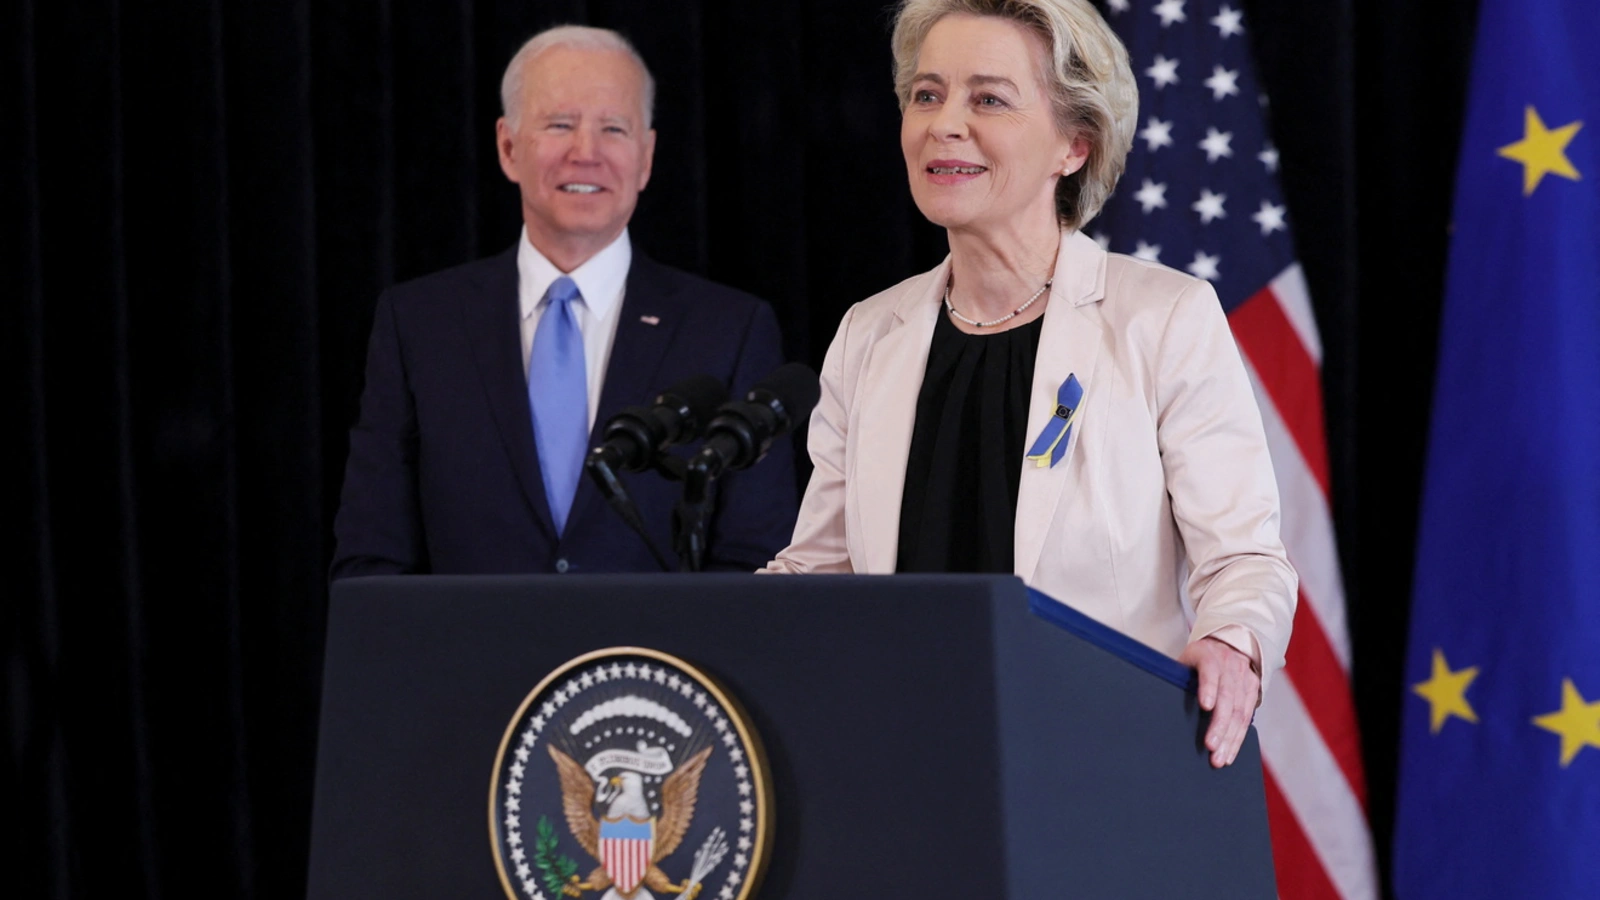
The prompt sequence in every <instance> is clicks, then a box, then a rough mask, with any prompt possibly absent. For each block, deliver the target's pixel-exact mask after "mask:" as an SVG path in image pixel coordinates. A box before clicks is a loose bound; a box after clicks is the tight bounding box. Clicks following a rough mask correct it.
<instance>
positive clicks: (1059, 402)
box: [1028, 375, 1083, 469]
mask: <svg viewBox="0 0 1600 900" xmlns="http://www.w3.org/2000/svg"><path fill="white" fill-rule="evenodd" d="M1082 406H1083V385H1081V384H1079V383H1078V376H1076V375H1068V376H1067V380H1066V381H1063V382H1062V383H1061V389H1060V390H1058V391H1056V408H1055V411H1054V412H1053V413H1052V414H1051V415H1050V420H1049V421H1048V422H1045V423H1044V430H1043V431H1040V432H1039V437H1038V439H1036V440H1035V441H1034V442H1033V447H1032V448H1031V449H1029V450H1028V459H1030V460H1032V461H1033V464H1034V465H1035V466H1038V467H1039V468H1041V469H1042V468H1044V467H1045V466H1053V465H1055V464H1056V463H1058V462H1061V457H1063V456H1066V455H1067V443H1068V442H1069V441H1071V440H1072V425H1073V423H1074V422H1077V421H1078V410H1079V409H1080V408H1081V407H1082Z"/></svg>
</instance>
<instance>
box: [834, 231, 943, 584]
mask: <svg viewBox="0 0 1600 900" xmlns="http://www.w3.org/2000/svg"><path fill="white" fill-rule="evenodd" d="M949 273H950V258H949V257H948V256H947V257H945V260H944V262H942V263H940V264H939V267H938V268H936V269H934V270H933V271H931V272H929V273H927V275H925V276H923V278H922V279H919V280H918V281H917V282H916V283H915V284H913V285H911V286H908V289H907V290H906V292H905V295H904V296H903V297H901V299H900V302H898V303H896V304H895V307H894V317H895V322H894V324H893V325H892V326H890V328H889V330H888V331H886V332H885V333H884V334H883V336H882V337H880V338H878V340H877V341H876V342H875V343H874V344H873V346H872V349H871V350H870V351H869V353H870V354H871V355H870V357H869V358H868V359H867V361H866V363H865V364H864V365H863V366H862V370H861V378H860V382H859V383H860V385H861V387H860V388H859V391H860V393H859V395H858V400H857V403H856V408H855V415H854V421H852V422H851V423H850V424H851V429H852V430H853V432H854V434H855V440H854V444H855V456H854V459H853V460H852V461H851V462H850V464H849V466H848V468H849V472H848V483H849V485H850V486H851V487H853V488H854V491H853V496H852V497H849V498H847V500H846V512H847V514H848V515H850V516H851V518H853V519H854V520H855V523H854V524H856V525H858V526H859V527H855V528H849V529H847V532H848V533H849V534H851V535H854V536H856V537H857V538H858V540H857V541H850V542H849V544H850V545H851V546H850V547H849V550H850V558H851V559H853V560H857V561H859V563H860V564H858V565H857V566H856V571H857V572H864V573H870V574H885V573H890V572H893V571H894V564H895V558H896V556H897V554H898V553H899V550H900V498H901V495H902V494H903V493H904V491H905V483H906V459H907V457H908V456H910V454H911V432H912V430H913V429H914V428H915V427H916V422H917V395H918V394H919V393H920V392H921V391H922V377H923V375H924V374H925V373H926V372H927V370H928V352H929V348H930V345H932V343H933V328H934V326H935V325H937V324H938V322H939V310H940V299H939V298H940V296H941V292H942V289H943V286H944V284H945V282H946V281H947V280H948V278H949Z"/></svg>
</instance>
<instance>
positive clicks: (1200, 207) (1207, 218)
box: [1190, 188, 1228, 225]
mask: <svg viewBox="0 0 1600 900" xmlns="http://www.w3.org/2000/svg"><path fill="white" fill-rule="evenodd" d="M1227 199H1228V195H1227V194H1213V193H1211V191H1210V190H1208V189H1206V188H1201V189H1200V199H1199V200H1196V201H1195V202H1194V206H1192V207H1190V209H1193V210H1194V211H1195V212H1197V213H1199V214H1200V222H1201V224H1204V225H1210V224H1211V223H1212V222H1213V221H1214V220H1216V219H1225V218H1227V217H1228V214H1227V213H1226V212H1225V211H1223V209H1222V204H1223V203H1224V202H1225V201H1226V200H1227Z"/></svg>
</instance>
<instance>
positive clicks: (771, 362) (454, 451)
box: [332, 26, 795, 578]
mask: <svg viewBox="0 0 1600 900" xmlns="http://www.w3.org/2000/svg"><path fill="white" fill-rule="evenodd" d="M654 93H655V88H654V83H653V81H652V80H651V77H650V73H649V71H648V70H647V69H646V68H645V66H644V63H643V61H642V60H641V59H640V58H639V56H638V54H637V53H636V52H635V51H634V49H633V47H632V46H630V45H629V44H628V43H627V41H626V40H624V39H623V38H622V37H621V36H620V35H617V34H615V33H614V32H610V31H604V30H601V29H594V28H582V27H576V26H563V27H560V28H554V29H551V30H549V31H546V32H543V33H541V34H539V35H537V36H535V37H534V38H533V39H532V40H530V41H528V43H527V44H525V45H524V46H523V48H522V49H521V50H520V51H519V52H518V53H517V55H516V56H515V57H514V58H513V59H512V61H511V64H510V65H509V66H508V67H507V69H506V75H505V79H504V82H503V83H502V87H501V99H502V102H503V104H504V109H505V116H504V117H503V118H501V119H500V121H499V122H497V123H496V144H497V147H498V150H499V156H500V166H501V168H502V169H503V170H504V171H505V173H506V177H507V178H509V179H510V180H511V181H512V182H514V183H516V184H517V185H518V188H519V190H520V192H521V195H522V212H523V224H524V229H523V234H522V237H521V239H519V240H518V242H517V245H516V246H515V247H513V248H511V249H509V250H507V251H506V252H504V253H501V254H499V255H498V256H495V257H491V258H489V259H485V260H481V261H479V262H475V263H469V264H467V265H464V266H460V267H457V268H454V269H449V270H447V271H444V272H440V273H437V274H434V275H430V276H428V277H425V278H421V279H418V280H416V281H412V282H409V283H406V284H401V285H397V286H395V287H393V288H390V289H389V290H387V291H385V292H384V294H383V296H382V297H381V298H380V299H379V301H378V308H377V311H376V316H375V319H374V321H373V327H372V340H371V344H370V346H369V348H368V356H367V381H366V389H365V392H364V394H363V395H362V399H361V414H360V421H359V422H358V423H357V424H356V426H355V428H353V429H352V430H351V433H350V460H349V464H348V466H347V467H346V470H345V483H344V492H343V494H342V496H341V500H340V507H339V514H338V517H337V519H336V520H335V522H334V533H335V537H336V540H337V547H336V549H335V552H334V560H333V569H332V574H333V577H334V578H342V577H347V576H353V575H374V574H396V573H411V572H433V573H489V572H574V573H577V572H627V571H657V570H659V567H658V566H657V564H656V563H655V562H654V560H653V558H652V556H651V555H650V553H649V550H648V548H647V547H646V545H645V544H644V542H643V541H642V540H641V539H640V538H639V536H638V535H637V534H635V533H633V532H632V531H631V530H629V529H628V528H627V527H626V525H624V524H623V523H622V521H621V519H620V517H618V516H616V515H615V513H614V512H613V511H612V510H610V509H608V508H607V506H606V504H605V502H604V501H603V499H602V498H601V497H600V494H599V491H598V490H596V489H595V487H594V485H593V484H591V483H589V481H588V479H587V478H585V477H584V476H583V474H582V461H583V456H584V453H585V451H586V450H587V448H588V447H590V446H592V445H593V444H594V443H595V442H596V441H597V440H598V433H597V432H598V429H600V428H602V427H603V426H604V424H605V422H606V421H607V420H608V419H609V418H610V417H611V416H613V415H615V414H616V413H617V412H618V411H619V410H620V409H621V408H622V407H624V406H628V405H633V404H646V403H649V402H650V400H651V398H653V397H654V396H655V394H656V393H657V392H659V391H661V390H662V389H664V388H666V387H668V386H670V385H672V384H674V383H675V382H678V381H680V380H682V379H684V378H686V377H689V376H692V375H697V374H706V373H709V374H712V375H715V376H717V377H719V378H721V379H722V380H723V381H724V382H725V383H726V384H728V385H729V386H730V388H731V389H732V390H733V391H735V392H742V391H744V390H747V389H748V388H749V387H750V386H751V384H752V383H753V382H755V381H756V380H757V379H759V378H761V377H762V376H764V375H766V374H767V373H768V372H770V371H771V370H773V369H775V368H777V367H778V365H780V364H781V363H782V361H783V360H782V354H781V349H780V344H779V334H778V326H777V321H776V319H775V317H774V316H773V314H772V310H771V308H770V307H768V306H767V304H765V303H763V302H762V301H760V300H757V299H756V298H754V297H751V296H749V295H747V294H744V293H741V292H739V291H735V290H732V289H730V288H726V287H722V286H720V285H717V284H713V283H711V282H709V281H706V280H704V279H702V278H697V277H695V276H693V275H690V274H688V273H685V272H680V271H677V270H675V269H671V268H668V267H667V266H664V265H661V264H659V263H656V262H652V261H651V260H649V259H647V258H646V257H644V256H643V255H642V254H641V253H639V252H638V251H637V250H635V249H634V248H633V246H632V244H631V242H630V240H629V237H628V230H627V225H628V220H629V218H630V217H631V216H632V215H633V210H634V207H635V205H636V204H637V201H638V196H639V192H640V191H641V190H643V189H644V187H645V185H646V184H647V183H648V182H649V180H650V170H651V162H652V159H653V155H654V150H655V139H656V134H655V131H653V130H652V129H651V127H650V117H651V107H652V105H653V103H654ZM736 396H737V394H736ZM629 488H630V493H631V494H632V496H633V498H634V501H635V502H636V504H637V505H638V506H639V508H640V511H641V513H642V514H643V516H644V519H645V521H646V524H647V525H648V526H649V528H650V530H651V532H652V534H653V536H654V537H655V539H656V541H657V544H658V545H659V546H661V547H663V548H670V546H671V543H670V518H671V511H672V508H673V505H674V503H675V502H676V501H677V499H678V496H679V489H678V486H677V485H676V484H673V483H671V482H667V481H665V480H664V479H662V478H659V477H657V476H655V475H654V474H648V475H645V476H642V477H636V478H635V479H634V480H633V481H632V482H631V483H630V485H629ZM794 516H795V485H794V468H793V458H792V450H791V445H790V444H789V442H787V441H779V442H777V444H775V445H774V447H773V450H772V452H771V453H770V454H769V456H768V458H767V459H765V460H763V461H762V462H761V463H760V464H759V465H757V466H756V467H755V468H753V469H750V470H748V471H746V472H741V473H737V474H733V475H729V476H726V477H725V478H724V479H722V481H721V483H720V485H719V490H718V495H717V498H716V503H715V509H714V512H713V518H712V520H711V523H710V529H709V547H708V552H707V560H706V562H707V568H726V569H742V570H745V571H750V570H754V569H756V568H758V567H760V566H761V565H763V564H765V563H766V561H767V560H768V559H771V558H772V556H773V555H774V554H776V553H777V551H778V550H780V549H781V548H782V547H783V546H784V545H785V544H787V543H788V540H789V536H790V531H791V529H792V528H793V525H794Z"/></svg>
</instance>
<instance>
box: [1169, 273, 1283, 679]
mask: <svg viewBox="0 0 1600 900" xmlns="http://www.w3.org/2000/svg"><path fill="white" fill-rule="evenodd" d="M1155 384H1156V391H1157V398H1156V400H1157V420H1156V440H1157V442H1158V444H1159V447H1160V451H1161V462H1162V467H1163V469H1164V471H1165V476H1166V483H1167V492H1168V494H1169V496H1170V497H1171V500H1172V514H1173V517H1174V519H1175V521H1176V522H1177V526H1178V531H1179V534H1180V535H1181V536H1182V538H1183V544H1184V548H1185V552H1186V553H1187V556H1188V563H1189V576H1188V580H1187V582H1186V584H1185V588H1186V589H1187V592H1188V595H1189V597H1190V599H1191V600H1192V601H1193V602H1194V607H1195V623H1194V627H1193V629H1192V631H1191V637H1190V639H1191V640H1198V639H1200V638H1203V637H1207V636H1210V635H1217V636H1218V637H1219V638H1222V639H1224V640H1226V639H1227V633H1230V632H1231V633H1233V634H1237V631H1238V629H1236V628H1231V627H1229V626H1243V628H1244V629H1246V630H1247V631H1248V632H1249V634H1250V635H1251V636H1252V637H1253V638H1254V639H1255V641H1256V644H1257V646H1258V647H1259V650H1260V663H1261V687H1262V693H1263V694H1265V692H1266V687H1267V682H1268V680H1269V679H1270V677H1271V676H1272V674H1273V673H1275V672H1276V671H1277V670H1279V669H1281V668H1282V667H1283V664H1284V652H1285V650H1286V648H1287V647H1288V644H1289V631H1290V627H1291V625H1292V623H1293V621H1294V609H1295V602H1296V591H1297V588H1298V586H1299V576H1298V575H1296V573H1295V571H1294V569H1293V568H1292V567H1291V566H1290V565H1289V559H1288V556H1287V554H1286V553H1285V552H1284V548H1283V542H1282V540H1281V539H1280V537H1279V534H1278V527H1279V508H1278V486H1277V482H1276V480H1275V478H1274V475H1273V470H1272V459H1271V456H1270V455H1269V453H1268V449H1267V439H1266V433H1265V431H1264V430H1263V428H1262V425H1261V412H1260V410H1259V408H1258V407H1257V406H1256V400H1255V394H1254V392H1253V391H1252V390H1251V387H1250V379H1249V376H1248V375H1247V374H1246V372H1245V368H1244V362H1243V359H1242V358H1241V357H1240V355H1239V350H1238V347H1237V345H1236V344H1235V343H1234V341H1233V334H1232V332H1231V331H1229V329H1228V321H1227V318H1226V316H1225V315H1224V314H1223V312H1222V306H1221V304H1220V303H1218V302H1217V297H1216V293H1215V292H1214V291H1213V290H1212V288H1211V285H1210V284H1209V283H1206V282H1203V281H1196V282H1191V283H1190V284H1189V286H1188V287H1186V288H1185V289H1184V290H1183V292H1182V293H1181V294H1180V295H1179V296H1178V298H1177V302H1176V303H1175V305H1174V307H1173V309H1172V312H1171V314H1170V318H1169V320H1168V322H1167V325H1166V328H1165V329H1164V331H1163V333H1162V337H1161V342H1160V347H1159V349H1158V351H1157V354H1156V379H1155ZM1218 632H1224V634H1218ZM1228 643H1230V644H1234V645H1235V646H1237V644H1236V643H1235V641H1228ZM1239 649H1241V650H1244V651H1245V652H1246V653H1249V650H1248V649H1247V648H1243V647H1241V648H1239Z"/></svg>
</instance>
